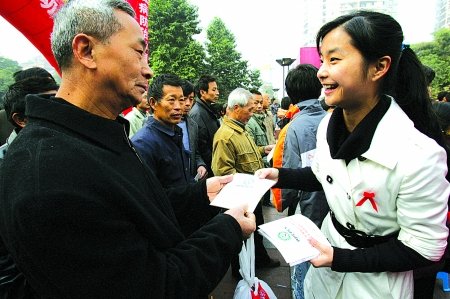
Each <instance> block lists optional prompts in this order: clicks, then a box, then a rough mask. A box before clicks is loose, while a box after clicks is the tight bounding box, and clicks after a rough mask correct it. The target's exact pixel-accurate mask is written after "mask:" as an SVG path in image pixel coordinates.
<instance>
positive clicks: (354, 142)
mask: <svg viewBox="0 0 450 299" xmlns="http://www.w3.org/2000/svg"><path fill="white" fill-rule="evenodd" d="M389 105H390V101H389V100H388V99H387V98H384V97H382V98H381V99H380V100H379V101H378V103H377V104H376V105H375V107H374V108H373V109H372V110H371V111H370V112H369V113H368V114H367V115H366V116H365V117H364V118H363V119H362V120H361V122H360V123H359V124H358V125H357V126H356V127H355V129H354V130H353V132H351V133H350V132H348V130H347V127H346V126H345V121H344V115H343V110H342V108H340V107H336V109H334V111H333V113H332V114H331V118H330V122H329V123H328V130H327V141H328V144H329V146H330V154H331V157H332V158H333V159H344V160H345V161H346V162H347V163H348V162H350V161H351V160H353V159H355V158H357V157H358V156H361V155H362V154H363V153H365V152H366V151H367V150H368V149H369V147H370V144H371V142H372V137H373V135H374V134H375V130H376V128H377V125H378V123H379V122H380V120H381V118H382V117H383V116H384V114H385V113H386V111H387V110H388V108H389Z"/></svg>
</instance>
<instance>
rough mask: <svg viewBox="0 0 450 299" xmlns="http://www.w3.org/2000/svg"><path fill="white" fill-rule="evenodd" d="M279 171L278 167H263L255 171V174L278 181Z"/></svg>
mask: <svg viewBox="0 0 450 299" xmlns="http://www.w3.org/2000/svg"><path fill="white" fill-rule="evenodd" d="M278 174H279V171H278V169H276V168H261V169H258V170H257V171H255V175H256V176H257V177H259V178H260V179H268V180H274V181H275V182H276V181H278Z"/></svg>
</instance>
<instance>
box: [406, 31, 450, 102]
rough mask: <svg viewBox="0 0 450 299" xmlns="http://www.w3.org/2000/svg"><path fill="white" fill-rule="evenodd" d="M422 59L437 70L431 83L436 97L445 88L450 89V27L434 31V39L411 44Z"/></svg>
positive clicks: (432, 91)
mask: <svg viewBox="0 0 450 299" xmlns="http://www.w3.org/2000/svg"><path fill="white" fill-rule="evenodd" d="M411 48H412V49H413V50H414V51H415V52H416V54H417V56H418V57H419V59H420V61H421V62H422V63H423V64H425V65H427V66H429V67H431V68H432V69H433V70H434V71H435V72H436V77H435V78H434V80H433V82H432V83H431V93H432V96H433V97H434V98H436V95H437V94H438V93H439V92H440V91H443V90H450V55H449V53H450V29H449V28H444V29H441V30H438V31H436V32H435V33H434V40H433V41H432V42H427V43H419V44H415V45H411Z"/></svg>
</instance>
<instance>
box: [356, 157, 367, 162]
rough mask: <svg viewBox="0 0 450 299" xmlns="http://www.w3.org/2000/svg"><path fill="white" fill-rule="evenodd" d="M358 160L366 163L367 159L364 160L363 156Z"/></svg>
mask: <svg viewBox="0 0 450 299" xmlns="http://www.w3.org/2000/svg"><path fill="white" fill-rule="evenodd" d="M358 160H359V161H361V162H362V161H366V160H367V158H364V157H363V156H359V157H358Z"/></svg>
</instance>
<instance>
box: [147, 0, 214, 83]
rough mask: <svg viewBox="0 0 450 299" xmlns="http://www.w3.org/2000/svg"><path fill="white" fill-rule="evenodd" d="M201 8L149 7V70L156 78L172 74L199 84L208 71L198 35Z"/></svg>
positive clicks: (175, 2) (175, 0) (158, 2)
mask: <svg viewBox="0 0 450 299" xmlns="http://www.w3.org/2000/svg"><path fill="white" fill-rule="evenodd" d="M198 24H199V21H198V8H197V7H196V6H192V5H190V4H189V3H188V2H187V1H186V0H152V1H150V7H149V20H148V28H149V51H150V57H149V61H150V66H151V67H152V69H153V72H154V73H155V75H158V74H162V73H173V74H177V75H178V76H180V77H182V78H184V79H188V80H191V81H193V80H196V79H197V78H198V77H199V76H200V75H201V74H202V73H203V72H204V69H205V55H206V54H205V50H204V48H203V46H202V45H201V44H200V43H199V42H198V41H196V40H194V39H193V36H194V35H196V34H199V33H200V32H201V30H200V29H199V27H198Z"/></svg>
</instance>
